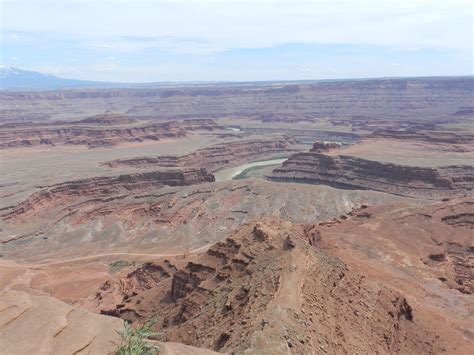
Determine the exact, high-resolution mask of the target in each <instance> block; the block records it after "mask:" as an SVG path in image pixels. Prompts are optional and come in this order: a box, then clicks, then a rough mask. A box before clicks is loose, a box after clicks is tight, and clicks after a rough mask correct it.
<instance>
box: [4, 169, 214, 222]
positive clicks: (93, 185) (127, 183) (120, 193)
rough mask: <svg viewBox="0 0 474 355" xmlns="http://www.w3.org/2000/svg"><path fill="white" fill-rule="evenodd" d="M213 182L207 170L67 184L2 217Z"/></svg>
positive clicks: (43, 189)
mask: <svg viewBox="0 0 474 355" xmlns="http://www.w3.org/2000/svg"><path fill="white" fill-rule="evenodd" d="M213 181H214V175H212V174H209V173H208V172H207V171H206V169H192V168H191V169H180V170H163V171H151V172H143V173H137V174H124V175H119V176H111V177H108V176H107V177H94V178H90V179H82V180H75V181H68V182H64V183H60V184H56V185H53V186H39V188H40V190H39V191H37V192H35V193H33V194H32V195H30V196H29V197H28V198H27V199H26V200H24V201H22V202H21V203H19V204H18V205H16V206H9V207H3V208H1V209H0V213H1V215H0V217H2V218H3V219H5V220H8V219H11V218H14V217H19V218H20V219H22V220H24V219H25V218H27V217H28V216H31V215H33V214H35V213H36V212H37V211H39V210H45V209H46V210H51V209H52V208H53V207H54V206H61V205H62V204H64V203H65V202H66V201H68V200H70V199H75V200H77V199H78V198H81V197H85V198H88V199H89V201H95V202H96V203H98V202H107V201H109V202H110V201H113V200H117V199H121V198H124V197H126V196H128V195H129V194H130V192H131V191H132V190H136V191H139V192H144V191H146V190H149V189H156V188H161V187H163V186H165V185H167V186H188V185H194V184H199V183H204V182H213ZM76 202H77V201H76ZM82 202H84V201H82Z"/></svg>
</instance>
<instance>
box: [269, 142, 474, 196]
mask: <svg viewBox="0 0 474 355" xmlns="http://www.w3.org/2000/svg"><path fill="white" fill-rule="evenodd" d="M318 151H319V150H318V149H316V151H314V150H313V151H310V152H307V153H296V154H294V155H292V156H291V157H290V158H289V159H288V160H286V161H285V162H284V163H283V166H282V167H279V168H276V169H274V170H273V172H272V173H271V174H270V175H269V176H268V178H269V179H270V180H273V181H283V182H301V183H308V184H322V185H328V186H333V187H336V188H341V189H362V190H375V191H383V192H388V193H392V194H396V195H402V196H411V197H417V196H418V197H421V196H426V197H428V198H430V197H432V198H439V197H444V196H451V195H456V194H465V193H470V192H471V191H472V190H473V189H474V167H472V166H468V165H462V166H446V167H439V168H422V167H413V166H404V165H396V164H390V163H383V162H378V161H372V160H366V159H360V158H355V157H352V156H345V155H339V156H329V155H325V154H322V153H319V152H318Z"/></svg>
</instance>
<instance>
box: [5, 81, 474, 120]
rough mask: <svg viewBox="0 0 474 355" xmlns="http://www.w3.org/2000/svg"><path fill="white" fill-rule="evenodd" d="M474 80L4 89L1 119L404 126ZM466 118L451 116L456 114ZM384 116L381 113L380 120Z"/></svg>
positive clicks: (447, 106) (462, 100)
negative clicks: (122, 116)
mask: <svg viewBox="0 0 474 355" xmlns="http://www.w3.org/2000/svg"><path fill="white" fill-rule="evenodd" d="M473 91H474V79H472V78H471V77H451V78H408V79H373V80H341V81H333V82H327V81H326V82H310V81H307V82H294V83H288V82H286V83H285V82H281V83H258V84H255V83H242V84H221V85H218V84H216V85H214V86H190V87H181V88H157V89H92V90H67V91H66V90H64V91H61V90H58V91H49V92H48V91H45V92H2V93H0V107H1V109H0V121H5V122H7V121H8V122H14V121H22V120H28V121H32V120H38V121H45V120H51V119H56V118H58V117H60V116H62V117H64V115H69V116H70V117H81V116H82V117H84V116H85V115H91V114H97V113H101V112H104V111H106V110H110V111H115V112H123V113H126V114H128V115H130V116H133V117H134V118H147V119H178V118H179V119H185V118H219V117H226V116H227V117H248V118H253V119H258V120H263V121H272V122H274V121H284V122H297V121H307V120H313V119H314V118H317V117H329V118H331V119H335V120H339V119H342V121H341V124H343V125H347V124H350V122H347V120H346V119H352V118H353V117H356V118H357V117H362V119H361V120H360V121H361V122H360V125H361V127H365V126H367V125H370V122H372V121H376V122H379V121H381V120H383V121H384V123H385V124H387V125H389V124H390V122H394V121H399V120H405V121H406V122H407V124H413V123H414V122H422V121H433V120H435V119H440V118H443V117H445V116H446V115H449V116H452V114H453V113H455V112H457V111H459V109H460V108H462V107H466V106H470V105H472V93H473ZM455 117H456V118H461V117H462V116H452V117H451V119H454V118H455ZM382 118H383V119H382Z"/></svg>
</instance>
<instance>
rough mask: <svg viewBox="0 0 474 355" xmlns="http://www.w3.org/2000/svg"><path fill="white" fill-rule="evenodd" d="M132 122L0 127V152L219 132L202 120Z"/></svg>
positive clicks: (101, 119)
mask: <svg viewBox="0 0 474 355" xmlns="http://www.w3.org/2000/svg"><path fill="white" fill-rule="evenodd" d="M133 121H134V120H131V119H130V118H129V117H127V116H122V115H117V114H110V113H108V114H103V115H98V116H93V117H89V118H86V119H83V120H81V121H74V122H70V123H65V122H56V123H54V124H49V125H40V124H16V125H15V124H13V125H11V124H10V125H8V124H7V125H3V126H0V149H5V148H17V147H30V146H37V145H58V144H68V145H86V146H88V147H89V148H96V147H106V146H113V145H117V144H120V143H124V142H142V141H146V140H160V139H163V138H182V137H184V136H186V132H188V131H197V130H206V131H213V130H220V129H223V127H221V126H218V125H217V124H216V122H214V121H212V120H205V119H197V120H184V121H171V122H165V123H147V124H133ZM130 123H132V124H130ZM127 124H128V125H127ZM113 125H116V126H113Z"/></svg>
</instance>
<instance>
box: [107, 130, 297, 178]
mask: <svg viewBox="0 0 474 355" xmlns="http://www.w3.org/2000/svg"><path fill="white" fill-rule="evenodd" d="M295 150H296V149H295V146H294V141H293V140H291V139H289V138H288V137H281V138H275V139H254V140H245V141H236V142H229V143H224V144H216V145H214V146H211V147H208V148H203V149H199V150H196V151H195V152H193V153H190V154H186V155H181V156H159V157H137V158H132V159H119V160H113V161H109V162H105V163H104V165H106V166H109V167H120V166H133V167H150V166H163V167H205V168H206V169H208V170H210V171H215V170H217V169H220V168H223V167H227V166H230V165H238V164H242V163H246V162H249V161H252V160H255V159H258V158H262V157H268V156H271V155H281V154H284V155H287V154H288V152H292V151H295Z"/></svg>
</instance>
